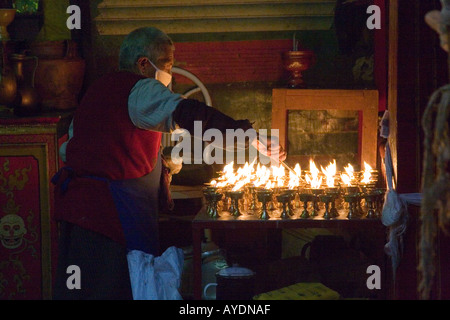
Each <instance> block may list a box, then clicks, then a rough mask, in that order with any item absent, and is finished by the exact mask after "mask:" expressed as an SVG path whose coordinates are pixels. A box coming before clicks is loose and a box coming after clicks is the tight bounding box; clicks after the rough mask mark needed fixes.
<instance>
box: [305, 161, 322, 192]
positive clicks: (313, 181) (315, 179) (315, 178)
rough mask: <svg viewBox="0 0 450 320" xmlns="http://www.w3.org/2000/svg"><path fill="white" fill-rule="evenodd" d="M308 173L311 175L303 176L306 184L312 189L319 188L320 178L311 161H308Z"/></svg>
mask: <svg viewBox="0 0 450 320" xmlns="http://www.w3.org/2000/svg"><path fill="white" fill-rule="evenodd" d="M309 172H310V173H311V175H309V174H305V179H306V182H308V183H309V184H310V186H311V188H313V189H318V188H320V186H321V184H322V177H319V169H317V167H316V164H315V163H314V161H313V160H309Z"/></svg>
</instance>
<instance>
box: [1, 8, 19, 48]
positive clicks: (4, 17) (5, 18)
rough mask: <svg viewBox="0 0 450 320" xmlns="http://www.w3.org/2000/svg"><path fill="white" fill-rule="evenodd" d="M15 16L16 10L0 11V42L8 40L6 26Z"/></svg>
mask: <svg viewBox="0 0 450 320" xmlns="http://www.w3.org/2000/svg"><path fill="white" fill-rule="evenodd" d="M15 16H16V9H0V40H1V41H8V40H10V37H9V33H8V26H9V25H10V24H11V22H13V20H14V17H15Z"/></svg>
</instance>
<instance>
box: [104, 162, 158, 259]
mask: <svg viewBox="0 0 450 320" xmlns="http://www.w3.org/2000/svg"><path fill="white" fill-rule="evenodd" d="M160 177H161V157H158V161H157V163H156V165H155V168H154V169H153V170H152V172H150V173H149V174H148V175H146V176H143V177H141V178H136V179H129V180H120V181H110V182H109V189H110V191H111V194H112V196H113V199H114V203H115V205H116V208H117V211H118V213H119V219H120V222H121V225H122V228H123V232H124V235H125V239H126V243H127V249H128V250H141V251H144V252H146V253H149V254H152V255H154V256H157V255H159V254H160V251H159V250H160V248H159V232H158V213H159V189H160Z"/></svg>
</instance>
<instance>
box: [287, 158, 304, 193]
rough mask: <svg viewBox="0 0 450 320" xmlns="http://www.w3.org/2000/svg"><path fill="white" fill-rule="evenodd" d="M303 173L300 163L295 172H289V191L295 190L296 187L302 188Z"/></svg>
mask: <svg viewBox="0 0 450 320" xmlns="http://www.w3.org/2000/svg"><path fill="white" fill-rule="evenodd" d="M301 173H302V170H301V168H300V165H299V164H298V163H297V164H296V165H295V167H294V172H292V171H289V181H288V188H289V189H295V188H296V187H298V186H300V177H301Z"/></svg>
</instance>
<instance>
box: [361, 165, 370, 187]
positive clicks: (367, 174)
mask: <svg viewBox="0 0 450 320" xmlns="http://www.w3.org/2000/svg"><path fill="white" fill-rule="evenodd" d="M371 171H372V167H371V166H370V165H369V164H368V163H367V162H365V161H364V173H363V179H362V180H361V183H370V181H371V178H372V173H371Z"/></svg>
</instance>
